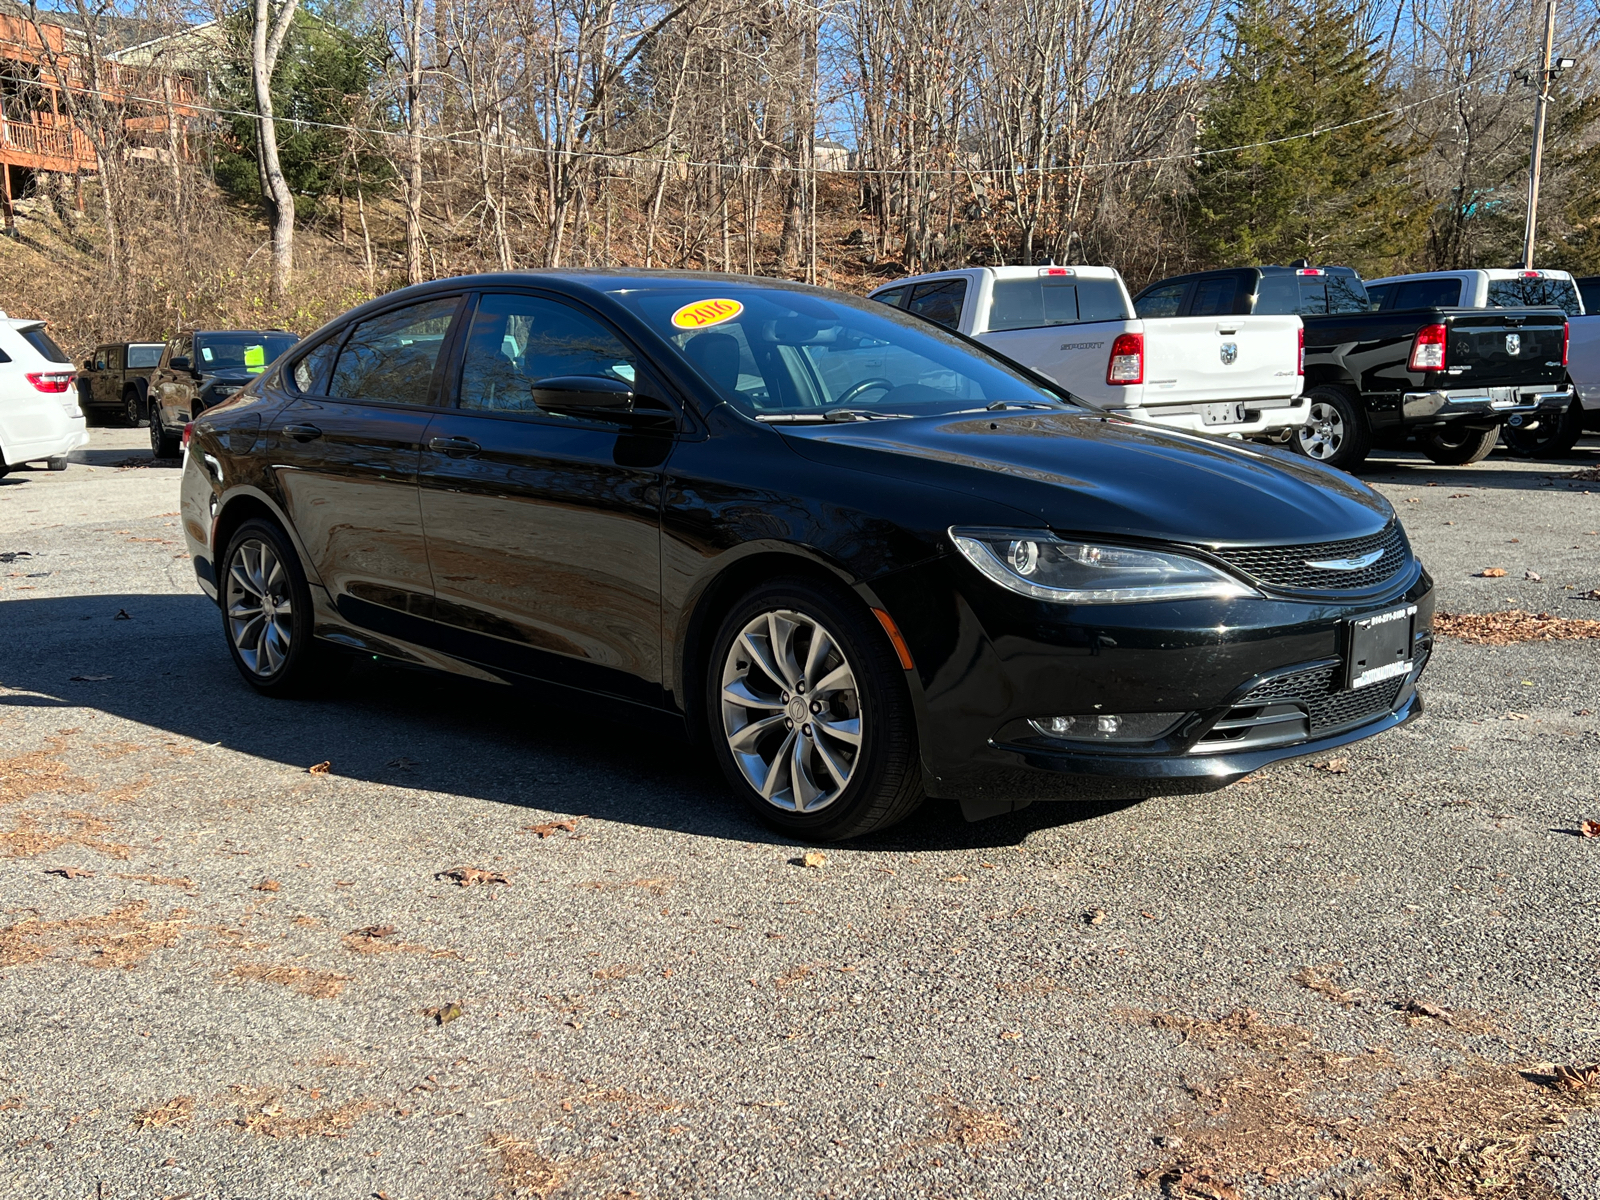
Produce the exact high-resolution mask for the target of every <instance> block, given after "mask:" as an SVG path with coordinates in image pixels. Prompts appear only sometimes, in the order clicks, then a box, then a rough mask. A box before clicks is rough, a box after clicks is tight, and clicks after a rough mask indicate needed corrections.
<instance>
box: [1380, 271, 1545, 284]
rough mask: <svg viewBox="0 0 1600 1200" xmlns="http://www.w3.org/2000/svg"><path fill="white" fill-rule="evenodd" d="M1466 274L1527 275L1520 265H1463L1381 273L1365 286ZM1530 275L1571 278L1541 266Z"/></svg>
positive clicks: (1459, 276)
mask: <svg viewBox="0 0 1600 1200" xmlns="http://www.w3.org/2000/svg"><path fill="white" fill-rule="evenodd" d="M1468 275H1487V276H1489V277H1490V278H1491V279H1520V278H1522V277H1524V276H1528V272H1527V271H1524V270H1523V269H1522V268H1521V267H1470V268H1467V267H1463V268H1462V269H1461V270H1458V271H1412V272H1411V273H1409V274H1407V275H1383V276H1380V277H1379V278H1377V279H1369V280H1367V286H1368V287H1371V286H1372V285H1373V284H1375V283H1408V282H1410V281H1411V280H1413V279H1465V278H1466V277H1467V276H1468ZM1532 277H1537V278H1539V279H1571V278H1572V273H1571V272H1570V271H1551V270H1545V269H1544V268H1543V267H1540V268H1539V269H1537V270H1535V271H1534V272H1533V276H1532Z"/></svg>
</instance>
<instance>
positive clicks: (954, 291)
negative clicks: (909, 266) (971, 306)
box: [906, 279, 967, 329]
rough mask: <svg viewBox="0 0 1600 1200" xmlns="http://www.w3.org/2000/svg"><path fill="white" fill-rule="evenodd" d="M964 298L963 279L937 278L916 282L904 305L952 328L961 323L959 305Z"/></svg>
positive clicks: (964, 286) (964, 284)
mask: <svg viewBox="0 0 1600 1200" xmlns="http://www.w3.org/2000/svg"><path fill="white" fill-rule="evenodd" d="M966 298H967V281H966V280H965V279H939V280H935V281H933V282H931V283H919V284H917V286H916V287H915V288H914V289H913V290H912V292H911V303H910V304H908V305H907V306H906V307H907V309H908V311H910V312H914V313H916V314H917V316H919V317H926V318H927V319H928V320H930V321H933V322H935V323H936V324H939V325H943V326H944V327H945V328H946V329H954V328H955V327H956V326H957V325H959V324H961V305H962V303H963V302H964V301H965V300H966Z"/></svg>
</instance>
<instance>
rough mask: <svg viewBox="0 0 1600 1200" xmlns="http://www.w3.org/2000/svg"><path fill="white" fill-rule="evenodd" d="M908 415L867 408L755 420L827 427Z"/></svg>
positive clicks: (770, 415)
mask: <svg viewBox="0 0 1600 1200" xmlns="http://www.w3.org/2000/svg"><path fill="white" fill-rule="evenodd" d="M910 415H911V414H910V413H894V412H876V411H874V410H872V409H869V408H830V409H827V410H826V411H824V412H820V413H757V414H756V420H758V421H765V422H767V423H768V424H769V425H789V424H793V425H817V424H822V423H826V424H829V425H832V424H835V423H836V422H841V421H887V420H889V419H891V418H894V417H909V416H910Z"/></svg>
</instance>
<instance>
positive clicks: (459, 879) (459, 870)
mask: <svg viewBox="0 0 1600 1200" xmlns="http://www.w3.org/2000/svg"><path fill="white" fill-rule="evenodd" d="M434 878H435V879H450V880H453V881H454V882H455V883H457V884H458V885H460V886H461V887H476V886H477V885H478V884H480V883H500V884H505V885H506V886H507V887H509V886H510V885H511V881H510V880H509V879H507V878H506V877H505V876H504V875H502V874H500V872H498V871H489V870H485V869H484V868H483V867H451V868H450V869H449V870H448V871H439V872H437V873H436V874H435V875H434Z"/></svg>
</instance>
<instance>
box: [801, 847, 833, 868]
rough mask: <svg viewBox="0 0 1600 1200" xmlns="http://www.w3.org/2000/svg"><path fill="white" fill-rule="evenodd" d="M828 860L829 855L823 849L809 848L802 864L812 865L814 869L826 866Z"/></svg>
mask: <svg viewBox="0 0 1600 1200" xmlns="http://www.w3.org/2000/svg"><path fill="white" fill-rule="evenodd" d="M827 862H828V856H827V855H826V854H824V853H823V852H822V851H821V850H807V851H806V853H805V857H804V858H802V859H801V860H800V863H801V865H802V866H806V867H811V868H812V869H817V868H821V867H824V866H826V865H827Z"/></svg>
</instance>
